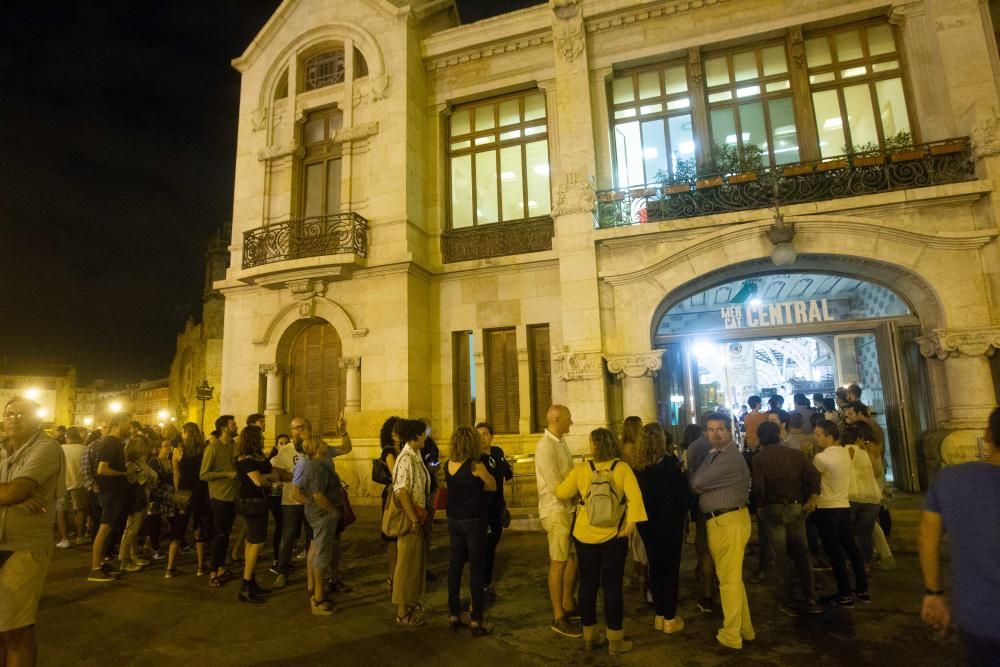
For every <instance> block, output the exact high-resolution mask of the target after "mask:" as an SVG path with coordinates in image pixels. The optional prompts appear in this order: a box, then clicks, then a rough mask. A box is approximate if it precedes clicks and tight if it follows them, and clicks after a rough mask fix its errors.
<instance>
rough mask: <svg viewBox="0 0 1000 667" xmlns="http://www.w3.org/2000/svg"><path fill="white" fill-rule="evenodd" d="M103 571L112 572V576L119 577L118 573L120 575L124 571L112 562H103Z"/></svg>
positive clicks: (105, 572)
mask: <svg viewBox="0 0 1000 667" xmlns="http://www.w3.org/2000/svg"><path fill="white" fill-rule="evenodd" d="M101 572H103V573H104V574H110V575H111V576H112V577H117V576H118V575H120V574H121V573H122V571H121V570H119V569H118V568H117V567H115V566H114V565H112V564H111V563H104V564H102V565H101Z"/></svg>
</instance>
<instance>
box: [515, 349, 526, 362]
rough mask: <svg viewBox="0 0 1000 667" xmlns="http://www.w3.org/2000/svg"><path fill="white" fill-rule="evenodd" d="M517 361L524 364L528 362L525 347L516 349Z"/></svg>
mask: <svg viewBox="0 0 1000 667" xmlns="http://www.w3.org/2000/svg"><path fill="white" fill-rule="evenodd" d="M517 360H518V361H521V362H524V363H527V362H528V348H526V347H519V348H517Z"/></svg>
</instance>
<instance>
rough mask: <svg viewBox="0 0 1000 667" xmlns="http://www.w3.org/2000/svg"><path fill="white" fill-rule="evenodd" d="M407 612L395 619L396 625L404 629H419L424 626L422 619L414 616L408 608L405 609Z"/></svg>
mask: <svg viewBox="0 0 1000 667" xmlns="http://www.w3.org/2000/svg"><path fill="white" fill-rule="evenodd" d="M407 610H408V611H407V612H406V613H405V614H403V615H402V616H397V617H396V625H399V626H401V627H405V628H419V627H421V626H422V625H424V619H422V618H420V617H419V616H416V615H415V614H414V612H413V610H412V609H411V608H410V607H407Z"/></svg>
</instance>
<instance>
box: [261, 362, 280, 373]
mask: <svg viewBox="0 0 1000 667" xmlns="http://www.w3.org/2000/svg"><path fill="white" fill-rule="evenodd" d="M260 374H261V375H285V374H286V370H285V367H284V366H282V365H281V364H261V365H260Z"/></svg>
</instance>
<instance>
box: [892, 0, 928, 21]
mask: <svg viewBox="0 0 1000 667" xmlns="http://www.w3.org/2000/svg"><path fill="white" fill-rule="evenodd" d="M923 15H924V3H923V0H909V1H908V2H897V3H895V4H893V6H892V7H890V8H889V14H888V18H889V23H891V24H892V25H898V26H902V25H904V24H905V23H906V19H908V18H912V17H914V16H923Z"/></svg>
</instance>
